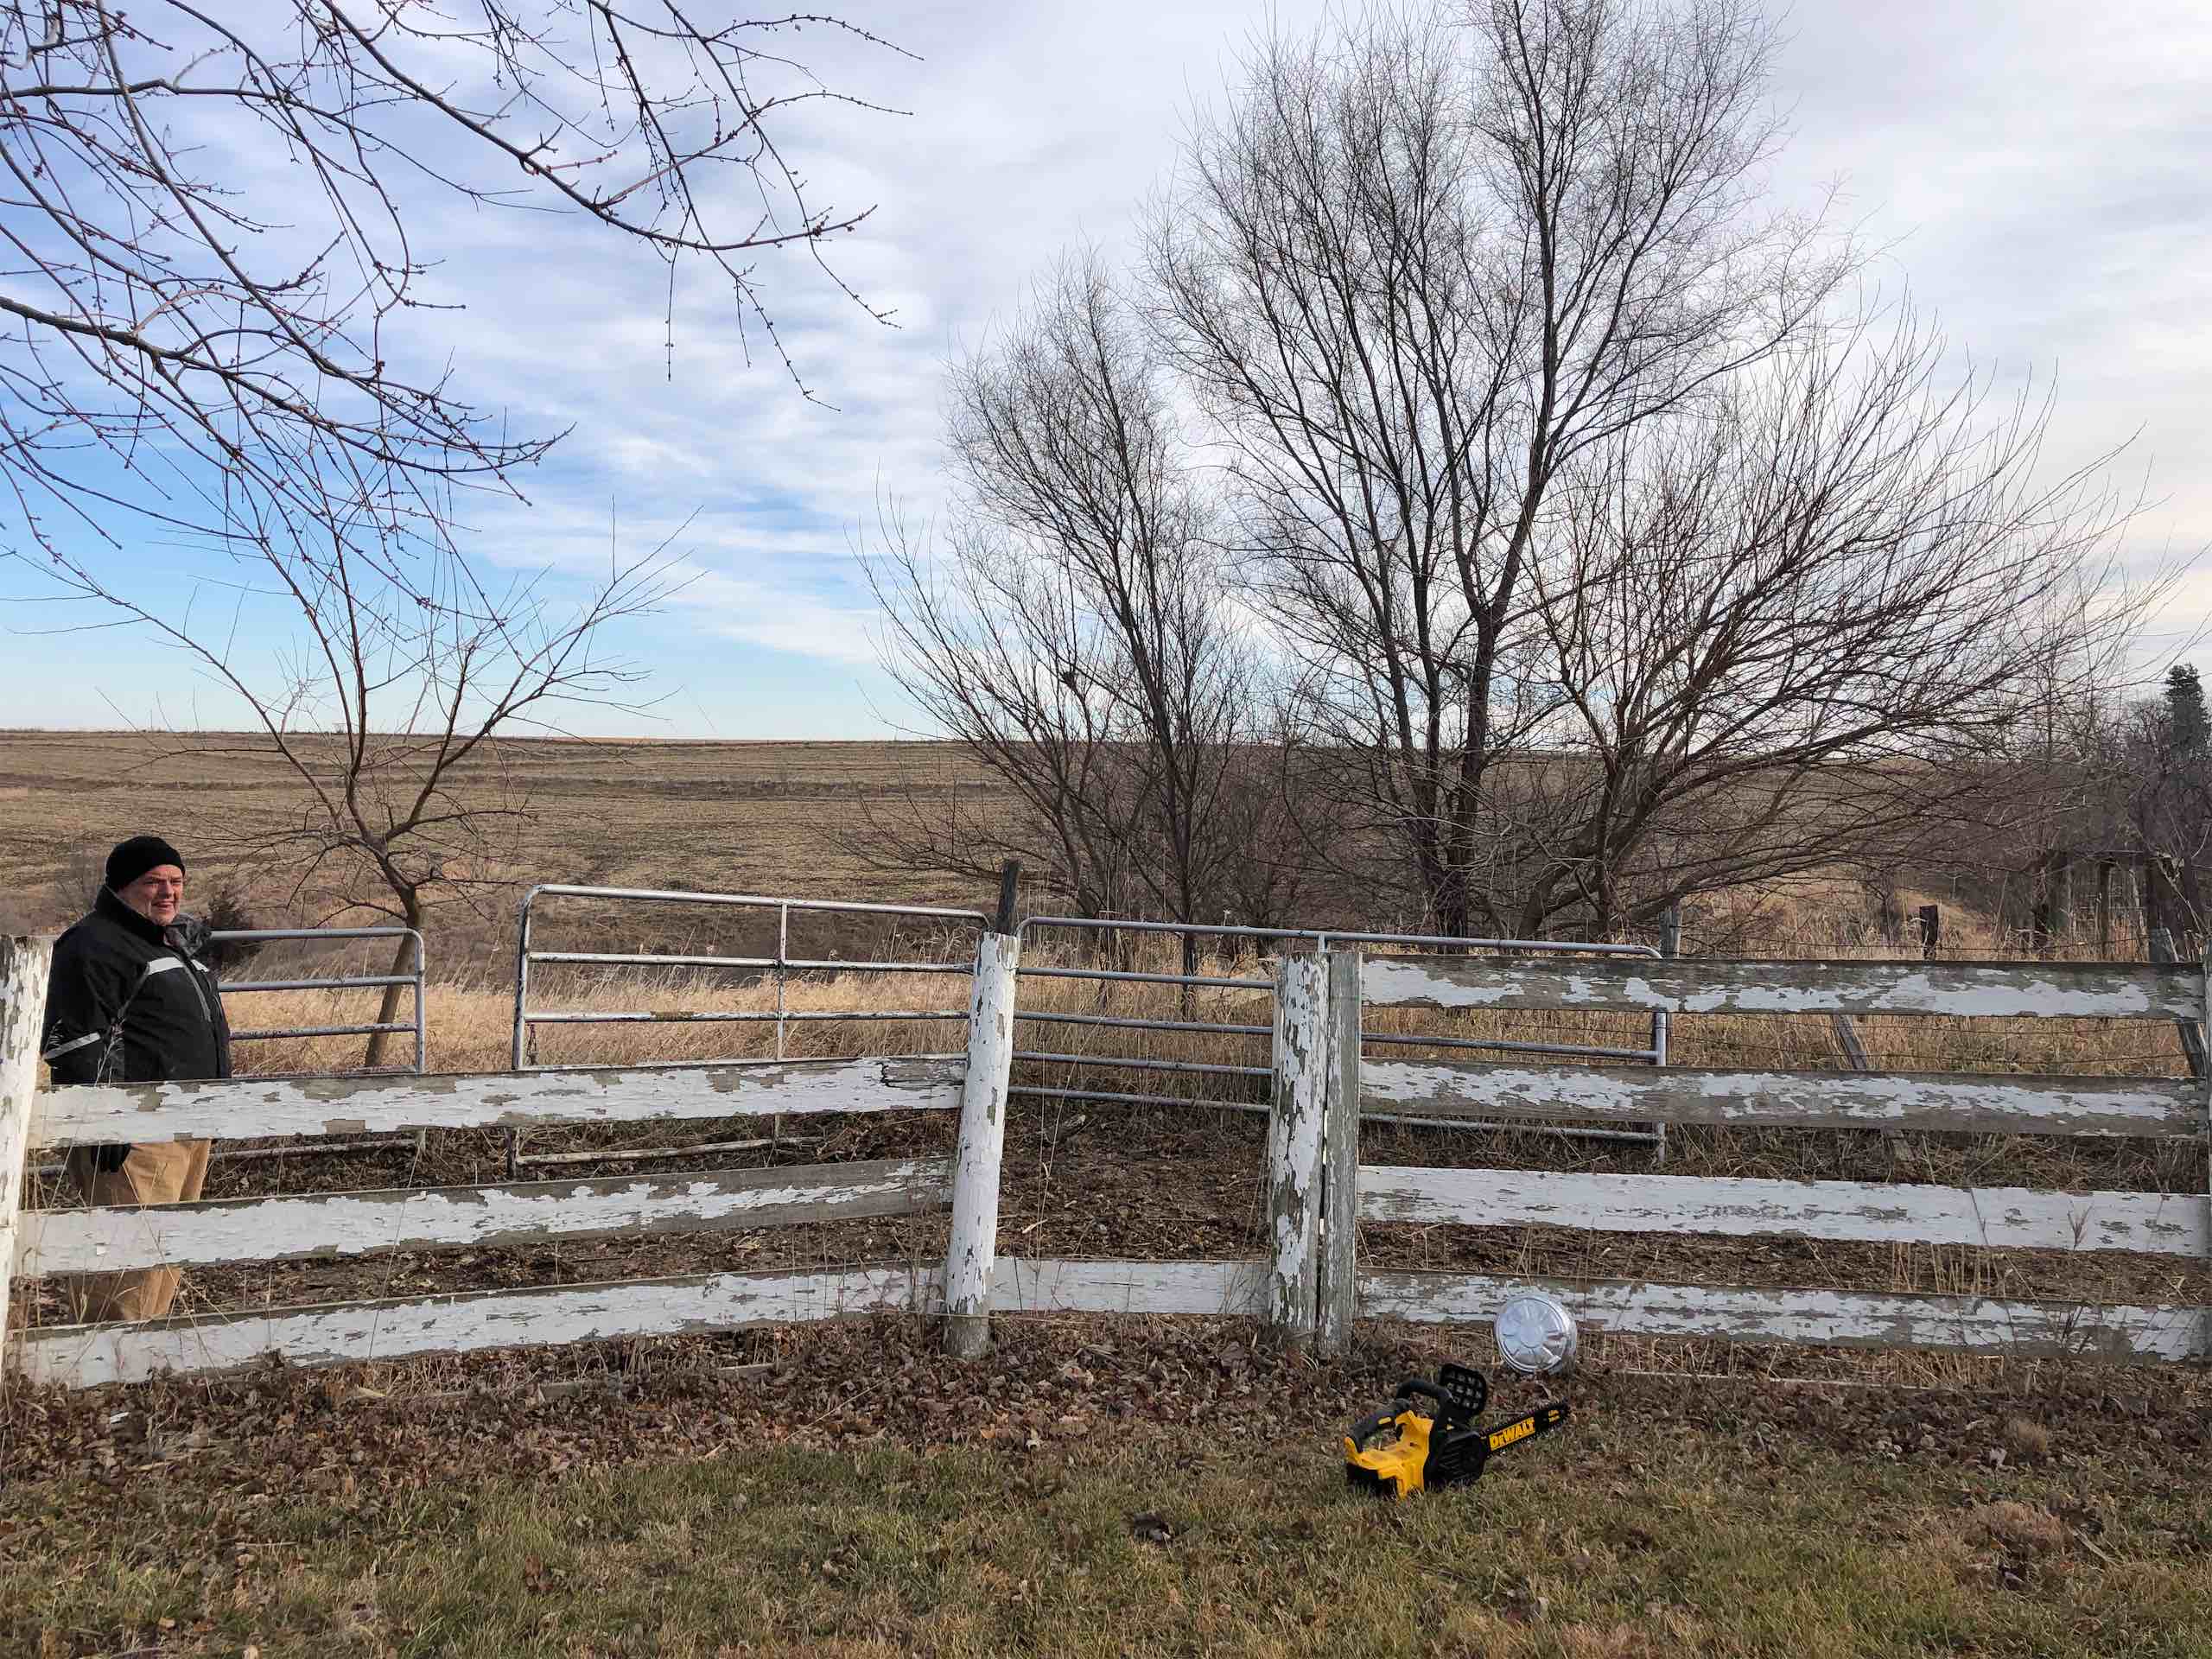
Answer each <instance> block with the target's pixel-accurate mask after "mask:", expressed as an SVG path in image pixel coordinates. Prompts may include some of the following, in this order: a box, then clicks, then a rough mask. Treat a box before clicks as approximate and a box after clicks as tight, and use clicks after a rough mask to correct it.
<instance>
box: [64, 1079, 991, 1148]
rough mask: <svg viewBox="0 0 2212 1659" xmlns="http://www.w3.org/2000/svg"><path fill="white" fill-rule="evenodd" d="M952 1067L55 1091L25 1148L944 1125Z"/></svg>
mask: <svg viewBox="0 0 2212 1659" xmlns="http://www.w3.org/2000/svg"><path fill="white" fill-rule="evenodd" d="M964 1071H965V1066H964V1064H963V1062H962V1061H960V1060H957V1059H945V1058H916V1059H866V1060H741V1061H736V1062H734V1063H732V1064H730V1065H702V1066H687V1067H681V1068H678V1067H666V1068H652V1067H636V1068H628V1069H622V1070H607V1071H533V1072H524V1073H514V1072H506V1071H493V1072H486V1073H479V1074H474V1075H469V1076H461V1077H404V1078H387V1077H234V1078H232V1079H230V1080H228V1081H226V1082H222V1083H148V1084H107V1085H103V1086H100V1087H96V1088H84V1089H67V1090H48V1091H47V1092H45V1093H42V1094H41V1095H40V1096H38V1099H37V1102H36V1103H35V1107H34V1110H33V1113H32V1116H31V1125H30V1133H31V1138H32V1143H33V1144H34V1145H36V1146H42V1147H96V1146H106V1145H111V1144H113V1143H115V1142H117V1141H193V1140H207V1139H212V1138H215V1137H219V1136H223V1135H234V1136H248V1135H251V1136H259V1135H360V1134H369V1133H378V1132H384V1131H392V1130H400V1129H485V1128H512V1127H517V1126H520V1125H524V1124H530V1125H550V1124H560V1125H564V1126H568V1125H578V1124H613V1123H645V1122H652V1121H654V1120H656V1119H660V1118H720V1117H741V1116H769V1115H771V1114H776V1113H784V1114H789V1113H795V1112H868V1111H884V1110H899V1109H905V1110H908V1111H949V1110H950V1109H953V1108H955V1107H957V1106H958V1105H959V1103H960V1080H961V1077H962V1076H963V1072H964Z"/></svg>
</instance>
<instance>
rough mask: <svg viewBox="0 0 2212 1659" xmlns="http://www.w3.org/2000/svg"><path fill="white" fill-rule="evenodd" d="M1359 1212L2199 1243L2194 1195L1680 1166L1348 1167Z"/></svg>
mask: <svg viewBox="0 0 2212 1659" xmlns="http://www.w3.org/2000/svg"><path fill="white" fill-rule="evenodd" d="M1359 1195H1360V1204H1359V1213H1360V1218H1361V1219H1362V1220H1363V1221H1415V1222H1456V1223H1459V1224H1462V1225H1465V1226H1471V1227H1512V1226H1527V1225H1531V1224H1542V1225H1547V1226H1553V1227H1579V1228H1583V1229H1585V1230H1590V1231H1595V1232H1607V1233H1713V1234H1719V1235H1721V1236H1727V1237H1747V1236H1758V1235H1771V1236H1783V1237H1789V1238H1817V1239H1828V1240H1835V1241H1846V1240H1858V1241H1862V1242H1865V1243H1877V1244H1905V1243H1922V1244H1971V1245H1976V1246H1981V1247H1988V1248H1995V1249H2044V1250H2135V1251H2141V1252H2144V1253H2145V1254H2150V1255H2190V1256H2196V1257H2197V1258H2198V1259H2199V1260H2202V1258H2203V1257H2204V1255H2206V1254H2207V1251H2208V1249H2212V1222H2208V1217H2207V1215H2206V1211H2207V1209H2208V1208H2209V1207H2212V1206H2208V1205H2207V1203H2206V1201H2205V1200H2204V1199H2203V1198H2199V1197H2198V1196H2197V1195H2196V1194H2195V1193H2193V1192H2192V1193H2186V1194H2183V1193H2159V1192H2043V1191H2040V1190H2037V1189H2036V1188H2032V1187H2024V1186H1993V1187H1958V1186H1910V1185H1901V1184H1897V1183H1886V1184H1876V1183H1871V1182H1861V1181H1769V1180H1749V1179H1725V1178H1721V1177H1701V1176H1688V1175H1581V1174H1564V1173H1551V1172H1529V1171H1522V1170H1501V1169H1414V1168H1406V1167H1401V1166H1383V1165H1362V1166H1360V1171H1359Z"/></svg>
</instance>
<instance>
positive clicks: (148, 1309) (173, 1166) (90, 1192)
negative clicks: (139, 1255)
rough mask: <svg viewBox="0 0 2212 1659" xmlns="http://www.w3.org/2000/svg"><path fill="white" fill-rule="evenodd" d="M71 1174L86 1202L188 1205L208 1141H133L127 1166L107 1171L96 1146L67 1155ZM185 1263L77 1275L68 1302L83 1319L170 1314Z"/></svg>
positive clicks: (201, 1174) (202, 1171) (202, 1177)
mask: <svg viewBox="0 0 2212 1659" xmlns="http://www.w3.org/2000/svg"><path fill="white" fill-rule="evenodd" d="M69 1173H70V1175H71V1176H72V1177H73V1179H75V1181H76V1183H77V1190H78V1191H79V1192H82V1193H83V1194H84V1195H85V1201H86V1203H87V1204H97V1205H136V1204H189V1203H191V1202H192V1201H193V1200H194V1198H198V1197H199V1196H200V1185H201V1184H202V1183H204V1182H205V1181H206V1180H207V1141H149V1142H148V1143H147V1144H145V1145H143V1146H134V1147H131V1148H130V1156H129V1157H128V1158H126V1159H124V1160H123V1167H122V1168H120V1169H111V1170H108V1171H105V1173H103V1172H102V1171H101V1170H100V1169H99V1167H98V1166H96V1165H95V1164H94V1162H93V1153H92V1148H91V1147H80V1148H79V1149H78V1150H77V1151H75V1152H73V1153H71V1154H69ZM183 1280H184V1270H183V1269H182V1268H139V1269H138V1270H137V1271H136V1272H134V1273H95V1274H85V1275H84V1276H82V1277H80V1278H78V1279H75V1280H73V1281H71V1283H70V1287H69V1300H70V1306H71V1307H72V1308H73V1310H74V1312H75V1313H76V1317H77V1319H78V1320H79V1323H81V1324H85V1325H98V1324H99V1323H100V1322H101V1321H103V1320H106V1319H164V1318H166V1317H168V1311H169V1304H170V1303H171V1302H173V1301H175V1300H176V1290H177V1286H178V1285H179V1284H181V1283H182V1282H183Z"/></svg>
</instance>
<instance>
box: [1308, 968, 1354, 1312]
mask: <svg viewBox="0 0 2212 1659" xmlns="http://www.w3.org/2000/svg"><path fill="white" fill-rule="evenodd" d="M1323 960H1324V961H1325V963H1327V964H1328V966H1327V973H1328V998H1329V1002H1328V1028H1329V1049H1330V1052H1329V1056H1328V1059H1329V1087H1328V1094H1327V1098H1326V1100H1325V1103H1324V1104H1323V1106H1322V1111H1321V1117H1322V1122H1321V1155H1322V1158H1323V1160H1324V1164H1325V1168H1324V1180H1323V1184H1322V1188H1321V1294H1320V1313H1319V1329H1318V1330H1317V1331H1316V1332H1315V1337H1316V1339H1317V1345H1318V1346H1319V1349H1320V1351H1322V1352H1323V1353H1325V1354H1333V1353H1338V1352H1339V1351H1342V1350H1343V1348H1344V1344H1346V1343H1347V1342H1349V1341H1351V1322H1352V1316H1353V1315H1354V1314H1355V1313H1357V1312H1358V1300H1359V1285H1358V1280H1359V1030H1360V1010H1359V963H1360V955H1359V952H1358V951H1357V950H1332V951H1330V952H1328V953H1327V955H1326V956H1325V957H1324V958H1323Z"/></svg>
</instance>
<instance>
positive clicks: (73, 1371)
mask: <svg viewBox="0 0 2212 1659" xmlns="http://www.w3.org/2000/svg"><path fill="white" fill-rule="evenodd" d="M936 1297H937V1275H936V1274H934V1273H932V1272H928V1271H924V1270H918V1269H909V1268H845V1269H842V1270H837V1269H830V1270H828V1271H823V1272H809V1271H800V1272H796V1273H764V1274H742V1273H713V1274H689V1275H686V1276H684V1277H682V1278H673V1279H633V1280H629V1281H624V1282H621V1283H618V1284H597V1285H551V1286H546V1287H543V1288H539V1289H532V1290H484V1291H469V1292H465V1293H462V1294H458V1295H449V1296H424V1297H416V1298H393V1299H387V1300H382V1301H373V1302H347V1303H345V1304H342V1305H340V1306H327V1307H289V1308H278V1309H275V1310H272V1311H268V1312H255V1313H227V1314H216V1315H212V1316H210V1315H202V1316H200V1317H198V1318H194V1319H166V1320H162V1321H161V1322H160V1323H158V1324H153V1325H57V1326H50V1327H48V1328H46V1329H44V1330H29V1331H22V1332H17V1333H16V1339H15V1352H16V1363H17V1364H18V1365H19V1366H20V1367H21V1374H22V1376H23V1377H24V1378H25V1379H26V1380H27V1381H29V1382H33V1383H60V1384H62V1385H63V1386H66V1387H74V1388H91V1387H94V1386H96V1385H98V1384H100V1383H137V1382H143V1380H144V1379H146V1378H147V1377H149V1376H154V1375H155V1374H156V1373H157V1372H160V1371H165V1370H166V1371H175V1372H178V1373H180V1374H185V1373H193V1372H214V1371H231V1370H242V1369H245V1368H246V1367H248V1366H252V1365H257V1364H260V1363H264V1361H266V1360H267V1359H268V1358H269V1357H270V1356H272V1355H273V1356H275V1357H277V1358H280V1359H282V1360H283V1361H285V1362H286V1363H289V1364H293V1365H331V1364H338V1363H343V1362H346V1361H348V1360H378V1359H404V1358H408V1357H413V1356H416V1355H421V1354H453V1353H471V1352H474V1351H478V1350H480V1349H485V1348H513V1347H525V1346H529V1347H543V1346H549V1345H551V1344H560V1343H570V1342H604V1341H607V1340H609V1339H611V1338H620V1337H648V1336H676V1335H682V1334H683V1333H685V1332H705V1331H729V1330H734V1329H736V1328H738V1327H740V1326H742V1325H768V1324H785V1323H790V1322H792V1321H797V1320H812V1319H839V1318H842V1317H846V1316H849V1315H852V1314H857V1313H873V1312H875V1311H877V1310H879V1309H887V1308H888V1309H905V1308H913V1307H926V1306H931V1305H933V1303H934V1302H935V1300H936Z"/></svg>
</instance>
